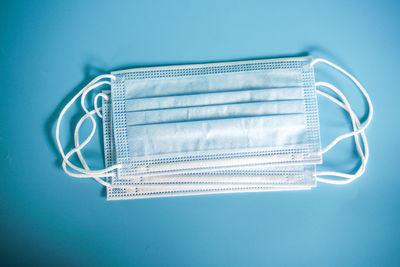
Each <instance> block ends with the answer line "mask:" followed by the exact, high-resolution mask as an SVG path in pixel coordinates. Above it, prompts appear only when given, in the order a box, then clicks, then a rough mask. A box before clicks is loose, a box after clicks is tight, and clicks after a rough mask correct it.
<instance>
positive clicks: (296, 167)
mask: <svg viewBox="0 0 400 267" xmlns="http://www.w3.org/2000/svg"><path fill="white" fill-rule="evenodd" d="M318 62H323V63H325V64H328V65H329V66H331V67H333V68H335V69H337V70H339V71H341V72H343V73H344V74H345V75H347V76H348V77H349V78H350V79H352V80H353V81H354V82H355V84H356V85H357V86H358V87H359V88H360V90H361V91H362V93H363V94H364V95H365V97H366V99H367V101H368V104H370V100H369V97H368V95H367V93H366V92H365V89H364V88H363V87H362V86H361V84H359V82H358V81H357V80H355V78H354V77H353V76H351V75H350V74H349V73H347V72H345V71H344V70H342V69H341V68H339V67H338V66H336V65H334V64H332V63H330V62H329V61H326V60H322V59H316V60H314V61H312V59H311V57H298V58H284V59H268V60H253V61H241V62H227V63H211V64H198V65H184V66H168V67H154V68H144V69H143V68H140V69H132V70H126V71H117V72H113V73H112V74H111V75H103V76H99V77H98V78H96V79H95V80H94V81H92V82H91V83H89V85H88V86H87V87H85V88H84V89H82V91H81V92H80V93H78V95H77V96H76V97H75V98H74V99H72V100H71V102H70V103H68V104H67V106H66V107H65V109H64V110H63V112H62V114H61V115H60V120H59V121H58V123H57V133H56V134H57V142H58V145H59V148H60V152H61V155H62V156H63V159H64V161H63V168H64V170H65V171H66V172H67V173H68V174H70V175H72V176H75V177H93V178H95V179H96V180H97V181H99V182H100V183H102V184H104V185H106V186H107V198H108V199H129V198H145V197H160V196H178V195H194V194H210V193H231V192H255V191H281V190H301V189H310V188H311V187H314V186H315V185H316V181H317V175H318V174H317V173H316V164H320V163H322V154H323V153H324V152H326V151H327V150H329V149H330V148H331V147H332V146H333V145H335V144H336V143H337V142H339V141H340V140H342V139H344V138H347V137H352V136H354V137H355V140H356V145H357V149H358V152H359V154H360V156H361V158H362V160H363V163H362V165H361V166H360V169H359V171H358V172H357V173H356V174H341V173H334V172H324V173H319V175H320V176H323V175H333V176H339V177H343V178H346V180H328V179H323V178H321V181H326V182H332V183H342V182H343V183H347V182H349V181H352V180H354V179H355V178H357V177H359V176H360V175H361V174H362V173H363V172H364V170H365V164H366V162H367V160H368V145H367V143H366V138H365V134H364V130H365V128H366V127H367V126H368V124H369V122H370V120H371V117H372V105H371V104H370V111H369V116H368V119H367V121H366V122H365V123H364V125H362V126H361V124H360V122H359V120H358V118H357V117H356V116H355V114H354V112H353V111H352V110H351V108H350V105H349V104H348V101H347V99H346V98H345V96H344V95H343V94H341V92H340V91H339V90H338V89H337V88H336V87H334V86H332V85H331V84H328V83H323V82H319V83H315V81H314V68H313V65H314V64H316V63H318ZM110 81H111V82H110ZM102 84H110V85H111V92H107V91H104V92H102V93H100V94H98V95H96V97H95V105H94V107H95V109H94V110H93V111H89V110H88V109H87V108H86V106H85V97H86V95H87V94H88V93H89V92H90V91H91V90H93V89H95V88H97V87H98V86H100V85H102ZM316 86H323V87H326V88H328V89H330V90H332V91H333V92H334V93H336V94H338V97H339V98H340V99H341V101H339V100H337V99H336V98H333V97H332V96H330V95H329V94H326V93H324V92H320V91H318V90H316ZM317 92H319V93H321V94H322V95H323V96H325V97H328V98H329V99H331V100H332V101H333V102H335V103H336V104H338V105H339V106H341V107H342V108H343V109H345V110H346V111H347V112H348V113H349V114H350V117H351V119H352V122H353V129H354V131H353V132H351V133H348V134H346V135H342V136H340V137H338V138H337V139H335V140H334V142H332V143H331V144H330V145H329V146H328V147H327V148H326V149H325V150H324V151H322V150H321V142H320V136H319V119H318V106H317ZM80 95H82V98H81V104H82V107H83V109H84V111H85V113H86V114H85V116H84V117H83V118H82V120H81V121H80V122H79V123H78V126H77V129H76V131H75V145H76V147H75V148H74V149H72V150H71V151H70V152H69V153H68V154H66V155H65V154H64V152H63V149H62V146H61V143H60V142H59V138H58V134H59V125H60V122H61V118H62V116H63V114H64V112H65V111H66V110H67V109H68V108H69V106H70V104H72V103H73V102H74V101H75V100H76V98H77V97H79V96H80ZM99 97H101V98H102V109H103V110H102V114H101V113H100V109H99V108H98V107H97V102H98V98H99ZM95 113H97V115H98V116H100V117H102V118H103V135H104V154H105V162H106V168H105V169H103V170H98V171H93V170H90V169H89V167H88V166H87V164H86V162H85V161H84V159H83V157H82V154H81V149H82V148H83V147H84V146H85V145H86V144H87V143H88V142H89V141H90V139H91V137H92V136H93V133H94V130H95V127H93V130H92V133H91V135H90V136H89V137H88V138H87V139H86V140H85V141H84V142H82V144H79V128H80V125H81V124H82V122H83V121H84V120H85V119H87V118H90V119H91V120H92V122H93V125H95V119H94V118H93V115H94V114H95ZM359 135H361V138H362V142H363V148H364V149H362V147H361V145H360V140H359ZM75 153H76V154H77V156H78V158H79V159H80V161H81V163H82V166H83V168H80V167H77V166H75V165H73V164H72V163H71V162H70V161H69V157H70V156H71V155H72V154H75ZM67 167H70V168H73V169H74V170H75V171H77V172H70V171H69V170H68V168H67ZM356 176H357V177H356ZM104 177H106V181H104V180H102V178H104Z"/></svg>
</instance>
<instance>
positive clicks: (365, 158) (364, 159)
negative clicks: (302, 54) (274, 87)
mask: <svg viewBox="0 0 400 267" xmlns="http://www.w3.org/2000/svg"><path fill="white" fill-rule="evenodd" d="M318 62H322V63H325V64H327V65H329V66H331V67H333V68H335V69H336V70H338V71H340V72H342V73H343V74H345V75H346V76H347V77H349V78H350V79H351V80H352V81H353V82H354V83H355V85H356V86H357V87H358V88H359V89H360V91H361V92H362V94H363V95H364V97H365V99H366V100H367V103H368V107H369V113H368V117H367V120H366V122H365V123H364V125H363V126H361V125H360V122H359V120H358V118H357V116H356V115H355V113H354V112H353V111H352V109H351V107H350V104H349V102H348V101H347V98H346V97H345V96H344V95H343V93H342V92H341V91H340V90H339V89H337V88H336V87H335V86H333V85H331V84H329V83H325V82H316V83H315V86H324V87H327V88H329V89H331V90H332V91H334V92H335V93H337V94H338V95H339V97H340V98H341V99H342V101H343V102H344V103H345V104H344V105H343V104H342V103H340V102H339V101H337V100H336V99H335V98H333V97H331V96H329V95H327V94H325V93H323V92H321V91H319V90H317V92H318V93H319V94H321V95H323V96H325V97H327V98H329V99H330V100H331V101H333V102H334V103H336V104H337V105H339V106H340V107H342V108H343V109H345V110H347V111H348V112H349V114H350V116H351V118H352V123H353V129H355V128H354V127H355V124H356V125H357V126H358V130H355V131H353V132H350V133H347V134H343V135H341V136H339V137H337V138H336V139H335V140H334V141H333V142H331V143H330V144H329V145H328V146H327V147H326V148H325V149H324V150H322V152H321V153H322V154H323V153H326V152H327V151H329V150H330V149H331V148H332V147H333V146H334V145H336V144H337V143H338V142H340V141H341V140H343V139H345V138H348V137H351V136H355V141H356V146H357V151H358V153H359V155H360V157H361V161H362V164H361V166H360V168H359V169H358V171H357V172H356V173H355V174H347V173H341V172H329V171H327V172H317V173H316V174H317V175H320V176H325V175H329V176H337V177H342V178H347V180H343V181H338V180H331V179H325V178H319V177H317V180H318V181H320V182H325V183H331V184H347V183H350V182H352V181H354V180H355V179H357V178H358V177H360V176H361V175H362V174H363V173H364V171H365V166H366V164H367V162H368V158H369V147H368V142H367V139H366V136H365V134H364V131H365V129H366V128H367V127H368V125H369V124H370V122H371V119H372V115H373V106H372V102H371V99H370V97H369V95H368V93H367V91H366V90H365V88H364V87H363V86H362V85H361V83H360V82H359V81H358V80H357V79H356V78H354V76H352V75H351V74H350V73H348V72H347V71H345V70H344V69H342V68H340V67H339V66H337V65H335V64H333V63H331V62H330V61H328V60H325V59H315V60H314V61H313V62H312V63H311V66H314V65H315V64H316V63H318ZM354 123H355V124H354ZM358 134H361V137H362V140H363V144H364V150H365V155H364V154H363V152H362V149H361V147H360V144H359V140H358V137H357V135H358Z"/></svg>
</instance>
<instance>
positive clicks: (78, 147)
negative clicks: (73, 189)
mask: <svg viewBox="0 0 400 267" xmlns="http://www.w3.org/2000/svg"><path fill="white" fill-rule="evenodd" d="M97 96H99V97H100V96H101V97H104V98H105V99H106V100H108V99H109V98H108V96H107V95H105V94H103V93H99V94H97V95H96V97H95V101H96V102H97ZM96 108H97V109H95V110H92V111H89V112H88V113H86V114H85V115H83V116H82V117H81V118H80V119H79V121H78V123H77V125H76V127H75V131H74V142H75V149H74V150H73V151H74V152H73V153H76V154H77V156H78V158H79V160H80V162H81V163H82V166H83V167H84V168H85V169H86V170H88V171H90V168H89V166H88V165H87V163H86V161H85V159H84V157H83V155H82V152H81V149H82V148H83V147H82V145H80V144H79V131H80V128H81V126H82V124H83V122H84V121H85V120H86V119H87V118H90V117H91V115H93V114H95V113H97V114H100V112H99V111H100V110H101V109H102V108H99V107H97V106H96ZM101 118H102V117H101ZM91 122H92V131H91V132H90V134H89V136H88V137H87V138H86V139H85V142H86V140H89V141H90V140H91V139H92V138H93V135H94V133H95V130H96V123H95V122H94V121H93V120H91ZM64 170H65V172H67V173H68V174H69V173H70V172H69V171H68V170H67V169H64ZM73 174H74V173H73ZM100 177H104V175H97V176H95V175H94V176H92V177H78V178H93V179H95V180H96V181H97V182H98V183H100V184H102V185H104V186H106V187H109V188H120V189H121V188H126V189H129V188H136V187H137V186H136V185H119V186H116V187H115V186H113V185H112V184H110V183H108V182H106V181H103V180H102V179H101V178H100Z"/></svg>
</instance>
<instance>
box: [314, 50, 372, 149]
mask: <svg viewBox="0 0 400 267" xmlns="http://www.w3.org/2000/svg"><path fill="white" fill-rule="evenodd" d="M319 62H321V63H324V64H326V65H328V66H330V67H332V68H334V69H336V70H338V71H339V72H341V73H343V74H344V75H345V76H347V77H348V78H349V79H350V80H352V81H353V83H354V84H355V85H356V86H357V87H358V88H359V89H360V91H361V93H362V94H363V95H364V97H365V99H366V100H367V103H368V110H369V111H368V117H367V120H366V121H365V123H364V125H362V126H361V127H360V128H359V129H358V130H357V131H354V132H350V133H347V134H343V135H340V136H339V137H337V138H336V139H335V140H333V141H332V142H331V143H330V144H329V145H328V146H327V147H326V148H325V149H324V150H323V151H322V153H325V152H327V151H329V150H330V149H331V148H332V147H333V146H334V145H336V144H337V143H338V142H340V141H341V140H343V139H345V138H348V137H351V136H354V135H357V134H360V133H361V132H363V131H364V130H365V129H366V128H367V127H368V125H369V124H370V122H371V120H372V115H373V113H374V108H373V106H372V102H371V99H370V97H369V95H368V93H367V91H366V90H365V88H364V86H362V84H361V83H360V82H359V81H358V80H357V79H356V78H355V77H354V76H353V75H351V74H350V73H348V72H347V71H345V70H344V69H342V68H341V67H339V66H337V65H336V64H333V63H332V62H330V61H328V60H326V59H323V58H316V59H314V60H313V61H312V62H311V66H314V65H315V64H317V63H319ZM323 84H324V85H326V87H329V88H330V87H331V86H332V85H331V84H329V83H324V82H316V83H315V85H316V86H318V85H323ZM331 89H332V88H331Z"/></svg>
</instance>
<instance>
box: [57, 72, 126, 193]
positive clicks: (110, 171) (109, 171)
mask: <svg viewBox="0 0 400 267" xmlns="http://www.w3.org/2000/svg"><path fill="white" fill-rule="evenodd" d="M104 79H110V80H112V79H115V76H114V75H108V74H107V75H100V76H98V77H96V78H94V79H93V80H92V81H91V82H90V83H89V84H88V85H87V86H85V87H84V88H83V89H82V90H81V91H79V92H78V93H77V94H76V95H75V96H74V97H73V98H72V99H71V100H70V101H69V102H68V103H67V104H66V105H65V107H64V108H63V109H62V110H61V112H60V115H59V117H58V120H57V125H56V141H57V146H58V149H59V151H60V154H61V156H62V158H63V162H62V167H63V169H64V171H65V172H66V173H67V174H68V175H70V176H73V177H76V178H94V179H95V180H96V181H98V182H99V183H101V184H103V185H106V186H109V185H110V184H109V183H106V182H104V181H103V180H101V179H100V178H101V177H113V176H114V175H115V173H114V170H116V169H118V168H120V167H121V165H120V164H117V165H114V166H111V167H108V168H105V169H100V170H90V169H89V167H88V166H87V164H86V162H85V160H84V159H83V157H82V154H81V152H80V150H81V149H82V148H83V147H85V146H86V145H87V144H88V143H89V141H90V140H91V139H92V137H93V135H94V133H95V131H96V121H95V118H94V117H93V114H95V113H97V114H98V115H100V117H101V114H100V112H99V110H100V109H101V108H98V107H97V100H98V97H103V98H108V96H107V95H105V94H102V93H100V94H98V95H97V96H96V97H95V102H96V103H95V110H93V111H90V112H89V111H88V109H87V108H86V106H85V98H86V95H87V94H88V93H89V92H90V91H92V90H94V89H96V88H98V87H99V86H101V85H103V84H108V85H110V84H111V83H110V81H107V80H104ZM102 80H103V81H102ZM79 96H82V98H81V106H82V109H83V110H84V111H85V115H84V116H83V117H82V118H81V119H80V120H79V122H78V124H77V126H76V129H75V145H76V146H75V148H74V149H72V150H71V151H69V152H68V153H67V154H65V153H64V149H63V147H62V145H61V141H60V125H61V121H62V118H63V117H64V114H65V113H66V112H67V110H68V109H69V108H70V107H71V105H72V104H73V103H74V102H75V101H76V100H77V99H78V97H79ZM87 118H90V119H91V121H92V125H93V128H92V131H91V133H90V135H89V136H88V137H87V138H86V139H85V140H84V141H83V142H82V144H79V141H78V138H79V137H78V136H77V135H78V133H79V129H80V127H81V125H82V123H83V122H84V121H85V120H86V119H87ZM74 153H77V155H78V157H79V159H80V160H81V162H82V165H83V167H84V168H83V169H82V168H80V167H78V166H76V165H74V164H72V163H71V162H70V161H69V158H70V157H71V156H72V155H73V154H74ZM67 167H70V168H72V169H74V170H75V171H76V172H71V171H69V170H68V168H67Z"/></svg>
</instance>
